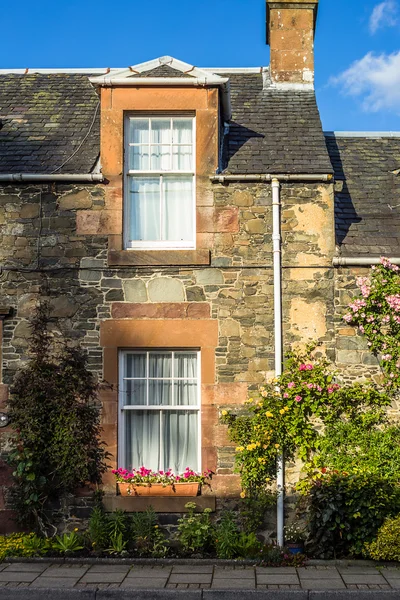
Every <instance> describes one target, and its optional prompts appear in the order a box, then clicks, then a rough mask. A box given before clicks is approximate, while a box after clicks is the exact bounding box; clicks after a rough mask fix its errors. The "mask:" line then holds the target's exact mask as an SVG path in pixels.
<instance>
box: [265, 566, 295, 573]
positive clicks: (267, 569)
mask: <svg viewBox="0 0 400 600" xmlns="http://www.w3.org/2000/svg"><path fill="white" fill-rule="evenodd" d="M256 573H257V574H258V573H262V574H267V573H269V574H271V575H276V574H279V573H288V574H290V575H293V573H297V569H296V568H295V567H256Z"/></svg>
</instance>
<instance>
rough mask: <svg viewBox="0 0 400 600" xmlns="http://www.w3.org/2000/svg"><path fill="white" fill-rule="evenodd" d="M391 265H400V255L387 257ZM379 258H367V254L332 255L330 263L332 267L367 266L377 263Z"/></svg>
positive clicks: (379, 260)
mask: <svg viewBox="0 0 400 600" xmlns="http://www.w3.org/2000/svg"><path fill="white" fill-rule="evenodd" d="M389 260H390V262H391V263H392V265H400V257H398V256H397V257H391V258H389ZM380 262H381V259H380V258H374V257H373V258H369V257H368V256H366V257H365V256H354V257H351V256H334V257H333V260H332V264H333V266H334V267H357V266H359V267H369V266H371V265H379V264H380Z"/></svg>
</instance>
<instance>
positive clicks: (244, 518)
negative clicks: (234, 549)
mask: <svg viewBox="0 0 400 600" xmlns="http://www.w3.org/2000/svg"><path fill="white" fill-rule="evenodd" d="M275 502H276V493H273V492H270V491H269V490H265V489H258V490H254V492H253V494H252V495H251V496H245V497H244V498H243V499H242V501H241V507H240V524H241V528H242V529H243V531H244V532H245V533H252V532H255V531H258V530H259V529H261V528H262V526H263V524H264V521H265V518H266V513H267V511H268V510H269V509H271V508H273V507H274V506H275Z"/></svg>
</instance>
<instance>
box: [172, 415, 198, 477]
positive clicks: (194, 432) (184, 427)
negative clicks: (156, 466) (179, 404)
mask: <svg viewBox="0 0 400 600" xmlns="http://www.w3.org/2000/svg"><path fill="white" fill-rule="evenodd" d="M163 417H164V433H163V444H164V468H165V469H169V468H171V469H172V470H173V471H174V472H175V473H182V471H184V470H185V469H186V467H190V468H191V469H194V470H195V471H197V470H198V468H199V464H198V463H199V461H198V413H197V412H192V411H187V410H181V411H165V412H164V415H163Z"/></svg>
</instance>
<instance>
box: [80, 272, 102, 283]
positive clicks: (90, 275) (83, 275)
mask: <svg viewBox="0 0 400 600" xmlns="http://www.w3.org/2000/svg"><path fill="white" fill-rule="evenodd" d="M80 279H81V281H86V282H92V283H96V282H99V281H100V279H101V271H91V270H89V269H84V270H82V271H81V272H80Z"/></svg>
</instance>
